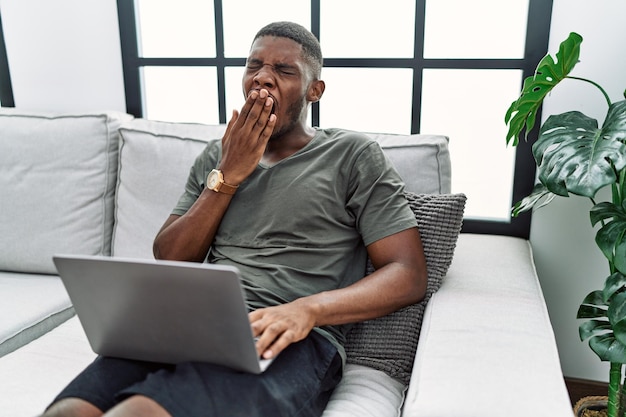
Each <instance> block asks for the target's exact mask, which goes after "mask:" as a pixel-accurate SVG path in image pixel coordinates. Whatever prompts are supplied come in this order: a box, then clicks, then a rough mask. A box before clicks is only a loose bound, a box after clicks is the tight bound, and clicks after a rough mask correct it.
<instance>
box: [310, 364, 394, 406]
mask: <svg viewBox="0 0 626 417" xmlns="http://www.w3.org/2000/svg"><path fill="white" fill-rule="evenodd" d="M405 391H406V386H405V385H404V384H403V383H401V382H400V381H398V380H396V379H393V378H391V377H390V376H389V375H387V374H386V373H384V372H383V371H379V370H378V369H373V368H370V367H369V366H362V365H354V364H351V363H349V364H346V366H345V367H344V370H343V377H342V378H341V381H340V382H339V385H337V387H336V388H335V390H334V391H333V394H332V395H331V397H330V400H329V401H328V404H327V405H326V408H325V409H324V413H323V414H322V417H347V416H358V417H397V416H399V415H400V410H401V409H402V402H403V401H404V394H405Z"/></svg>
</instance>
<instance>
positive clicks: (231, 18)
mask: <svg viewBox="0 0 626 417" xmlns="http://www.w3.org/2000/svg"><path fill="white" fill-rule="evenodd" d="M117 3H118V10H119V19H120V31H121V38H122V54H123V62H124V76H125V86H126V96H127V97H126V99H127V109H128V111H129V112H130V113H133V114H134V115H136V116H137V117H147V118H150V119H159V120H168V121H185V122H201V123H209V124H214V123H225V122H226V121H227V117H228V115H230V112H231V110H232V109H233V108H239V107H240V106H241V105H242V104H243V93H242V92H241V75H242V71H243V67H244V65H245V59H246V57H247V55H248V50H249V47H250V42H251V40H252V38H253V36H254V34H255V33H256V31H257V30H258V29H259V28H260V27H261V26H263V25H264V24H265V23H268V22H271V21H276V20H291V21H295V22H298V23H300V24H302V25H303V26H306V27H308V28H310V29H311V31H312V32H313V33H314V34H315V35H316V36H318V38H319V39H320V43H321V45H322V51H323V52H324V69H323V71H322V78H323V79H324V80H325V81H326V84H327V89H326V92H325V94H324V97H323V99H322V101H321V102H320V103H318V104H315V105H313V108H312V112H311V123H312V124H313V125H314V126H340V127H345V128H349V129H355V130H361V131H371V132H386V133H402V134H407V133H435V134H445V135H447V136H449V137H450V152H451V156H452V166H453V177H452V178H453V184H452V191H453V192H463V193H465V194H467V196H468V203H467V207H466V216H465V221H464V231H466V232H477V233H496V234H507V235H514V236H522V237H528V235H529V231H530V216H523V217H522V218H516V219H510V215H509V213H510V207H511V206H512V204H513V202H515V201H518V200H519V199H521V198H522V197H523V196H525V195H526V194H528V193H529V192H530V190H531V189H532V186H533V183H534V167H535V165H534V162H533V161H532V155H531V154H530V150H529V147H527V146H522V147H518V148H507V147H506V146H505V140H504V138H505V136H506V126H505V125H504V113H505V111H506V109H507V108H508V106H509V104H510V103H511V102H512V101H513V100H515V99H516V98H517V95H518V93H519V90H520V88H521V85H522V80H523V79H524V78H525V77H526V76H528V75H531V74H532V73H533V71H534V69H535V67H536V65H537V63H538V62H539V60H540V59H541V58H542V57H543V56H544V55H545V53H546V50H547V46H548V35H549V29H550V19H551V12H552V1H546V0H509V1H507V2H502V1H500V0H417V1H414V0H394V2H393V7H390V6H389V4H388V3H385V2H380V1H379V2H374V1H363V0H342V1H333V0H311V1H298V2H294V1H292V0H267V1H265V2H264V3H263V7H258V2H256V1H253V0H228V1H224V0H180V1H178V2H169V1H166V0H135V1H134V2H133V1H125V0H118V2H117ZM246 10H251V11H254V13H245V11H246ZM346 103H349V105H346ZM536 134H537V133H536V132H532V133H531V134H530V135H529V137H530V140H533V139H534V138H536Z"/></svg>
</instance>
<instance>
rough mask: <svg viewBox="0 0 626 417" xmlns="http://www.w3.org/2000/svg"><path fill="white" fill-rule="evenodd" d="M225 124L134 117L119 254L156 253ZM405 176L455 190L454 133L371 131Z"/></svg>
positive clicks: (120, 193)
mask: <svg viewBox="0 0 626 417" xmlns="http://www.w3.org/2000/svg"><path fill="white" fill-rule="evenodd" d="M225 129H226V126H225V125H203V124H193V123H168V122H158V121H150V120H145V119H134V120H132V121H130V122H128V123H126V124H124V125H123V126H122V127H121V129H120V137H121V145H120V166H119V173H118V176H119V180H118V187H117V192H116V222H115V231H114V237H113V249H112V252H113V255H115V256H123V257H133V258H152V257H153V255H152V241H153V239H154V237H155V236H156V233H157V232H158V230H159V229H160V228H161V226H162V225H163V223H164V222H165V220H166V219H167V217H168V216H169V214H170V213H171V211H172V209H173V208H174V206H175V205H176V202H177V201H178V199H179V197H180V196H181V194H182V192H183V190H184V186H185V182H186V179H187V175H188V174H189V168H191V165H192V164H193V161H194V160H195V158H196V157H197V156H198V155H199V154H200V152H202V150H203V149H204V146H205V144H206V141H208V140H211V139H218V138H221V137H222V135H223V133H224V131H225ZM369 135H370V136H371V137H373V138H374V139H376V140H377V141H378V142H379V143H380V144H381V146H382V147H383V149H385V152H386V154H387V155H388V156H389V158H390V159H391V161H392V162H393V164H394V165H395V166H396V168H397V169H398V171H399V172H400V175H401V176H402V177H403V179H404V180H405V181H406V183H407V191H411V192H415V193H420V194H439V193H449V192H450V182H451V180H450V155H449V153H448V138H447V137H445V136H437V135H385V134H369Z"/></svg>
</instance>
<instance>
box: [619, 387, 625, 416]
mask: <svg viewBox="0 0 626 417" xmlns="http://www.w3.org/2000/svg"><path fill="white" fill-rule="evenodd" d="M618 413H619V414H618V416H619V417H624V416H626V386H624V381H622V387H621V389H620V392H619V410H618Z"/></svg>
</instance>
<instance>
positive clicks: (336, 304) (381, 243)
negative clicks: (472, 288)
mask: <svg viewBox="0 0 626 417" xmlns="http://www.w3.org/2000/svg"><path fill="white" fill-rule="evenodd" d="M367 252H368V255H369V257H370V259H371V260H372V263H373V265H374V268H375V269H376V271H375V272H374V273H372V274H371V275H368V276H366V277H365V278H363V279H361V280H360V281H358V282H356V283H354V284H352V285H350V286H348V287H346V288H342V289H338V290H333V291H325V292H321V293H319V294H313V295H311V296H308V297H303V298H299V299H297V300H295V301H293V302H291V303H287V304H283V305H280V306H276V307H268V308H263V309H259V310H256V311H253V312H251V313H250V322H251V325H252V330H253V332H254V334H255V336H260V339H259V340H258V342H257V350H258V351H259V354H260V355H262V356H263V357H265V358H271V357H274V356H276V355H277V354H278V353H280V351H282V350H283V349H284V348H286V347H287V346H288V345H289V344H291V343H294V342H297V341H299V340H302V339H304V338H305V337H306V336H307V335H308V334H309V332H310V331H311V330H312V329H313V327H317V326H326V325H338V324H345V323H353V322H358V321H363V320H369V319H373V318H376V317H380V316H384V315H386V314H389V313H392V312H394V311H396V310H398V309H400V308H402V307H405V306H407V305H410V304H414V303H416V302H418V301H419V300H421V299H422V298H423V297H424V294H425V292H426V283H427V272H426V260H425V258H424V250H423V247H422V243H421V240H420V236H419V232H418V230H417V228H412V229H408V230H405V231H403V232H400V233H396V234H394V235H391V236H388V237H386V238H383V239H380V240H378V241H376V242H374V243H372V244H371V245H369V246H368V247H367Z"/></svg>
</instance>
